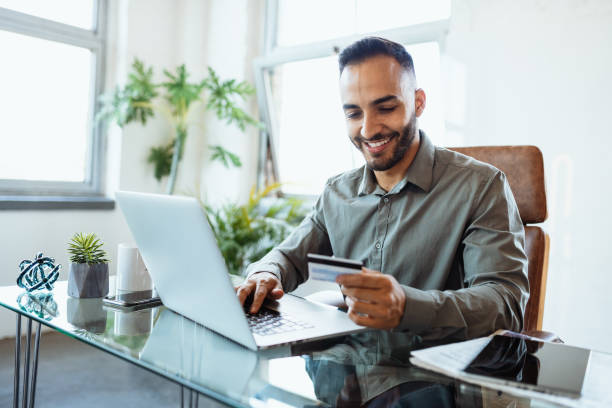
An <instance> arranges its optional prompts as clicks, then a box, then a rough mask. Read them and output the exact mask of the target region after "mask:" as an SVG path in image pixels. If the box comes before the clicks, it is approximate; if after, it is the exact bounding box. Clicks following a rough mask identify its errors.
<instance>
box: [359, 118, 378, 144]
mask: <svg viewBox="0 0 612 408" xmlns="http://www.w3.org/2000/svg"><path fill="white" fill-rule="evenodd" d="M379 132H380V129H379V125H378V123H377V122H376V118H374V117H372V116H368V115H364V117H363V122H362V123H361V132H360V133H361V137H363V138H364V139H369V138H371V137H372V136H374V135H375V134H377V133H379Z"/></svg>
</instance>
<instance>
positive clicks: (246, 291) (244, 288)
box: [236, 281, 255, 305]
mask: <svg viewBox="0 0 612 408" xmlns="http://www.w3.org/2000/svg"><path fill="white" fill-rule="evenodd" d="M254 288H255V282H253V281H246V282H244V283H243V284H242V285H240V286H239V287H238V288H237V290H236V294H237V295H238V300H239V301H240V304H241V305H244V301H245V300H246V298H247V297H248V296H249V295H250V294H251V292H252V291H253V289H254Z"/></svg>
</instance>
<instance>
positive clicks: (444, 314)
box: [247, 131, 529, 339]
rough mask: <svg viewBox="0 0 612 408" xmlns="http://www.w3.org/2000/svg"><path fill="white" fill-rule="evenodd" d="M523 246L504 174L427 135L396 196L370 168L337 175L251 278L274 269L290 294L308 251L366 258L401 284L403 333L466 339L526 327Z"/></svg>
mask: <svg viewBox="0 0 612 408" xmlns="http://www.w3.org/2000/svg"><path fill="white" fill-rule="evenodd" d="M524 239H525V238H524V229H523V224H522V223H521V218H520V216H519V212H518V209H517V206H516V203H515V201H514V197H513V195H512V191H511V190H510V186H509V185H508V182H507V180H506V177H505V175H504V174H503V173H502V172H501V171H500V170H498V169H496V168H495V167H493V166H490V165H488V164H485V163H482V162H479V161H476V160H474V159H472V158H470V157H468V156H465V155H462V154H459V153H456V152H453V151H450V150H447V149H444V148H440V147H436V146H434V145H433V144H432V143H431V141H430V140H429V139H428V137H427V136H426V135H425V133H424V132H422V131H421V132H420V147H419V150H418V152H417V154H416V156H415V158H414V161H413V162H412V164H411V165H410V167H409V168H408V171H407V172H406V175H405V177H404V178H403V180H402V181H400V182H399V183H398V184H396V185H395V186H394V187H393V188H392V189H391V191H389V192H386V191H385V190H383V189H382V188H381V187H380V186H379V185H378V183H377V182H376V178H375V176H374V174H373V172H372V171H371V170H370V169H369V168H368V167H367V166H364V167H361V168H359V169H355V170H352V171H348V172H346V173H343V174H340V175H338V176H336V177H332V178H331V179H329V180H328V181H327V184H326V186H325V189H324V191H323V193H322V194H321V196H320V197H319V199H318V200H317V202H316V204H315V207H314V210H313V212H312V213H311V214H310V215H309V216H308V217H306V218H305V219H304V221H303V222H302V223H301V224H300V225H299V227H298V228H297V229H296V230H294V232H293V233H292V234H291V235H290V236H289V237H288V238H287V239H286V240H285V241H284V242H282V243H281V244H280V245H279V246H278V247H276V248H275V249H273V250H272V251H271V252H270V253H268V254H267V255H266V256H265V257H264V258H263V259H261V260H260V261H259V262H256V263H254V264H251V265H249V267H248V268H247V273H248V274H249V275H250V274H253V273H256V272H260V271H268V272H272V273H273V274H275V275H276V276H277V277H278V278H280V280H281V282H282V284H283V288H284V289H285V290H286V291H291V290H293V289H295V288H296V287H297V286H298V285H299V284H300V283H302V282H304V281H306V279H307V278H308V266H307V261H306V254H307V253H318V254H326V255H334V256H337V257H341V258H349V259H356V260H360V261H363V264H364V266H365V267H367V268H369V269H374V270H377V271H381V272H382V273H385V274H390V275H393V276H394V277H395V278H396V279H397V281H398V282H399V283H400V284H401V285H402V287H403V289H404V291H405V293H406V307H405V310H404V315H403V317H402V320H401V322H400V324H399V326H398V327H397V328H396V330H402V331H411V332H414V333H417V334H420V335H421V336H423V337H424V338H447V337H451V338H456V339H465V338H472V337H477V336H481V335H486V334H489V333H491V332H493V331H495V330H496V329H500V328H503V329H510V330H515V331H520V330H521V328H522V325H523V313H524V309H525V305H526V303H527V299H528V297H529V283H528V279H527V257H526V256H525V251H524Z"/></svg>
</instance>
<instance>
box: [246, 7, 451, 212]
mask: <svg viewBox="0 0 612 408" xmlns="http://www.w3.org/2000/svg"><path fill="white" fill-rule="evenodd" d="M278 2H279V0H266V9H265V16H264V19H265V22H264V33H263V35H264V37H263V42H264V44H263V52H264V53H263V55H262V56H260V57H257V58H255V59H254V61H253V71H254V76H255V89H256V92H257V103H258V106H259V114H260V120H261V121H262V122H263V123H264V124H265V129H262V130H261V131H260V143H259V157H258V165H257V186H258V188H262V187H264V186H265V185H266V184H269V183H270V182H276V181H279V180H280V179H279V171H278V160H277V155H276V150H275V147H274V140H275V139H276V135H278V132H279V130H278V129H279V128H278V121H277V120H276V118H275V116H274V115H275V112H274V110H273V109H271V106H273V103H272V90H271V81H270V71H271V70H273V69H274V68H275V67H276V66H279V65H283V64H286V63H290V62H297V61H304V60H310V59H316V58H324V57H329V56H333V55H336V54H338V52H339V51H340V50H341V49H343V48H344V47H346V46H348V45H350V44H352V43H353V42H355V41H357V40H359V39H360V38H363V37H364V36H368V35H373V36H379V37H384V38H388V39H390V40H392V41H396V42H398V43H401V44H407V45H412V44H420V43H425V42H437V43H438V45H439V46H440V48H442V44H443V41H444V39H445V37H446V34H447V33H448V30H449V26H450V18H449V19H442V20H436V21H431V22H426V23H421V24H414V25H410V26H405V27H399V28H392V29H387V30H382V31H374V32H369V33H360V34H353V35H349V36H343V37H337V38H333V39H330V40H325V41H319V42H312V43H306V44H300V45H294V46H287V47H281V46H277V44H276V38H277V32H278V9H279V5H278ZM280 194H281V195H284V196H289V197H296V198H303V199H306V200H312V199H313V198H314V197H315V196H311V195H307V196H302V195H295V194H287V193H282V192H281V193H280Z"/></svg>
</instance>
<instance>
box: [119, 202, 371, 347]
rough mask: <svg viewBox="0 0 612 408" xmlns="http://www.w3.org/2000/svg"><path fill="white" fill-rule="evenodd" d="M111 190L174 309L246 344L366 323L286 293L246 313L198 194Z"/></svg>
mask: <svg viewBox="0 0 612 408" xmlns="http://www.w3.org/2000/svg"><path fill="white" fill-rule="evenodd" d="M116 197H117V201H118V203H119V206H120V208H121V210H122V212H123V214H124V216H125V219H126V221H127V224H128V226H129V227H130V230H131V231H132V235H133V236H134V239H135V241H136V244H137V245H138V248H139V249H140V252H141V254H142V258H143V260H144V262H145V264H146V266H147V268H148V270H149V272H150V274H151V278H152V279H153V283H154V284H155V288H156V289H157V292H158V293H159V296H160V298H161V300H162V302H163V303H164V305H165V306H166V307H168V308H170V309H172V310H174V311H175V312H177V313H180V314H182V315H183V316H185V317H188V318H189V319H192V320H194V321H195V322H197V323H200V324H202V325H204V326H206V327H208V328H209V329H211V330H213V331H215V332H217V333H219V334H222V335H223V336H226V337H228V338H230V339H232V340H234V341H235V342H237V343H240V344H242V345H243V346H245V347H248V348H249V349H252V350H257V349H265V348H270V347H275V346H280V345H289V344H295V343H301V342H305V341H312V340H318V339H323V338H327V337H333V336H338V335H343V334H349V333H354V332H358V331H362V330H366V328H364V327H362V326H358V325H356V324H355V323H353V321H352V320H350V319H349V318H348V316H347V315H346V314H345V313H343V312H341V311H339V310H337V309H335V308H332V307H328V306H324V305H321V304H318V303H314V302H309V301H308V300H305V299H302V298H300V297H297V296H292V295H290V294H286V295H285V296H283V297H282V298H281V299H280V300H279V301H278V302H271V303H270V304H267V305H266V307H265V309H264V310H262V312H261V313H259V314H258V315H255V317H253V316H250V315H247V314H245V311H244V309H243V308H242V306H241V305H240V302H239V301H238V298H237V297H236V294H235V291H234V288H233V285H232V282H231V279H230V277H229V274H228V271H227V266H226V265H225V261H224V259H223V256H222V255H221V251H220V250H219V248H218V247H217V242H216V239H215V236H214V234H213V231H212V230H211V227H210V225H209V224H208V220H207V218H206V215H205V213H204V211H203V209H202V208H201V206H200V203H199V202H198V200H196V199H195V198H191V197H177V196H168V195H158V194H144V193H133V192H126V191H120V192H117V194H116ZM270 321H272V322H273V323H269V322H270Z"/></svg>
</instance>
